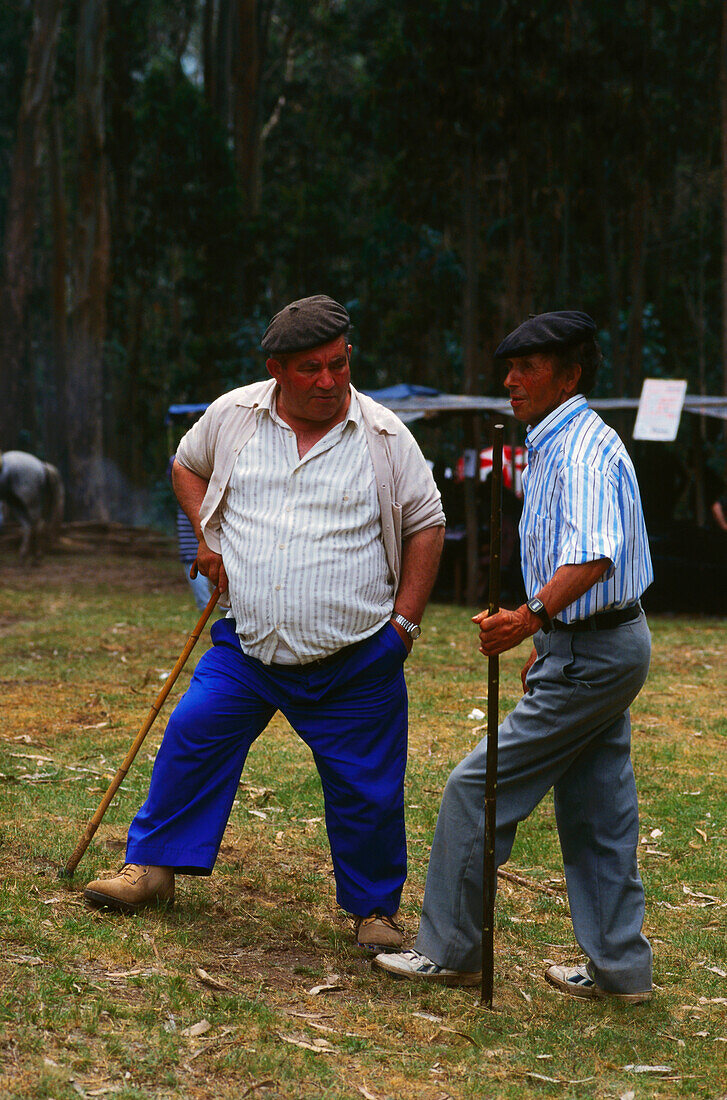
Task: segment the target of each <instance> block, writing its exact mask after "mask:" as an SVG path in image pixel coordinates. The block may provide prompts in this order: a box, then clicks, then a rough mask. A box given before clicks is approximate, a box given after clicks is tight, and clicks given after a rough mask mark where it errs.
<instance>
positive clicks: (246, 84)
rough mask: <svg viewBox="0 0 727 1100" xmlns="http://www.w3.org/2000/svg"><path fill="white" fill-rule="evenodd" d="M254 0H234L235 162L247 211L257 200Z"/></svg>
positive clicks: (258, 59) (258, 58) (258, 62)
mask: <svg viewBox="0 0 727 1100" xmlns="http://www.w3.org/2000/svg"><path fill="white" fill-rule="evenodd" d="M257 9H258V4H257V0H237V12H236V14H237V34H236V36H235V46H236V50H235V64H234V65H233V71H232V81H233V85H234V89H235V94H234V109H233V132H234V138H235V166H236V169H237V178H238V181H239V183H240V187H241V189H242V192H243V194H244V196H245V199H246V201H247V205H248V211H249V213H250V214H253V215H254V214H256V213H257V211H258V206H259V202H260V173H259V156H260V104H259V99H260V75H261V71H262V44H261V42H260V39H259V35H258V10H257Z"/></svg>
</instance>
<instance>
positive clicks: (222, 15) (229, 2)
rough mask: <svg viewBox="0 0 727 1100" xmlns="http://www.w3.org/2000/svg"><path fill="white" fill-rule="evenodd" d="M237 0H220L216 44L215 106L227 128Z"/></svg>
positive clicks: (226, 128)
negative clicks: (234, 8)
mask: <svg viewBox="0 0 727 1100" xmlns="http://www.w3.org/2000/svg"><path fill="white" fill-rule="evenodd" d="M234 4H235V0H218V4H217V27H216V34H215V44H214V72H215V77H214V88H215V100H214V107H215V112H216V114H217V117H218V118H219V120H220V122H221V123H222V125H223V127H224V128H225V130H229V128H230V81H231V77H232V74H231V68H232V36H233V31H234V30H235V24H234V20H233V16H234V14H235V13H234V11H233V7H234Z"/></svg>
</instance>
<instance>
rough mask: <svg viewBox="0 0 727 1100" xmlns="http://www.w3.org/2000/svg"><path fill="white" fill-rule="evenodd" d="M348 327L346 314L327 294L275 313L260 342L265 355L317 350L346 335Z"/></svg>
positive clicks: (293, 304)
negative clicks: (320, 346) (308, 349)
mask: <svg viewBox="0 0 727 1100" xmlns="http://www.w3.org/2000/svg"><path fill="white" fill-rule="evenodd" d="M350 327H351V318H350V317H349V316H348V313H347V312H346V310H345V309H344V308H343V306H342V305H340V304H339V303H338V302H334V300H333V298H329V297H328V295H327V294H313V295H312V296H311V297H310V298H300V299H299V300H298V301H297V302H291V303H290V304H289V305H287V306H286V307H285V309H281V310H280V313H276V314H275V316H274V317H273V319H272V321H271V322H270V324H269V325H268V327H267V328H266V330H265V335H264V336H263V338H262V341H261V347H262V349H263V351H266V352H267V353H268V355H277V354H281V355H282V354H283V353H285V352H293V351H305V349H306V348H317V347H318V346H319V345H320V344H326V343H328V341H329V340H335V338H336V337H337V336H340V335H341V334H342V333H344V332H347V331H348V329H349V328H350Z"/></svg>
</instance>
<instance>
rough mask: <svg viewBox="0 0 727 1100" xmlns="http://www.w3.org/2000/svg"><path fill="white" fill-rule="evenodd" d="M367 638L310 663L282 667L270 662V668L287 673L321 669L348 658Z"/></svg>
mask: <svg viewBox="0 0 727 1100" xmlns="http://www.w3.org/2000/svg"><path fill="white" fill-rule="evenodd" d="M368 640H369V639H368V638H363V639H362V640H361V641H360V642H352V643H351V645H345V646H343V648H342V649H337V650H336V652H335V653H329V654H328V656H327V657H314V658H313V660H312V661H305V662H304V663H303V664H294V665H284V664H281V663H280V662H276V661H271V662H270V668H275V669H281V670H283V669H284V670H285V671H286V672H289V671H290V670H291V669H293V668H294V669H296V670H297V671H298V672H300V671H305V670H307V669H313V668H323V667H324V666H325V665H331V664H333V662H334V661H341V660H343V659H344V658H346V657H349V656H350V655H351V654H352V653H353V652H354V650H356V649H359V647H360V646H362V645H363V644H364V642H368Z"/></svg>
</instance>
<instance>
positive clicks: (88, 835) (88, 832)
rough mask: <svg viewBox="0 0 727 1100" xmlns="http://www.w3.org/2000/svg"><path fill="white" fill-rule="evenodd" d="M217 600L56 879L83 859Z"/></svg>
mask: <svg viewBox="0 0 727 1100" xmlns="http://www.w3.org/2000/svg"><path fill="white" fill-rule="evenodd" d="M219 598H220V590H219V588H215V590H214V592H213V593H212V595H211V596H210V600H209V603H208V604H207V606H206V607H205V609H204V611H203V612H202V615H201V616H200V619H199V622H198V623H197V625H196V626H195V628H194V630H193V631H192V633H191V634H190V635H189V638H188V639H187V644H186V645H185V647H184V649H183V650H182V652H181V653H180V655H179V660H178V661H177V663H176V665H175V666H174V668H173V669H172V671H171V672H170V673H169V676H168V677H167V679H166V683H165V684H164V687H163V688H162V690H161V691H160V692H159V694H158V696H157V698H156V702H155V703H154V704H153V705H152V708H151V710H150V711H149V714H148V715H147V719H146V721H145V722H144V725H143V726H142V727H141V729H140V730H139V732H138V733H137V735H136V737H135V738H134V742H133V744H132V746H131V748H130V749H129V751H128V752H127V754H126V756H125V758H124V762H123V764H122V765H121V767H120V768H119V770H118V771H117V773H116V775H115V776H114V778H113V780H112V781H111V784H110V786H109V789H108V790H107V791H106V794H105V795H104V796H103V798H102V799H101V802H100V804H99V807H98V809H97V810H96V813H95V814H94V815H93V817H92V818H91V820H90V821H89V823H88V825H87V826H86V828H85V830H84V833H83V836H82V837H81V839H80V840H79V842H78V844H77V845H76V847H75V848H74V850H73V854H72V855H71V857H70V859H69V860H68V862H67V863H66V865H65V867H64V868H63V870H62V871H61V872H60V877H61V878H70V877H71V875H72V874H73V872H74V871H75V870H76V867H78V864H79V863H80V862H81V859H82V857H83V854H84V852H85V851H86V849H87V848H88V846H89V844H90V843H91V839H92V837H93V835H94V833H95V832H96V830H97V829H98V827H99V825H100V824H101V821H102V819H103V816H104V814H105V813H106V811H107V810H108V808H109V805H110V803H111V799H112V798H113V797H114V795H115V794H116V792H117V791H118V789H119V787H120V786H121V784H122V783H123V781H124V778H125V776H126V773H127V772H128V770H129V768H130V767H131V764H132V762H133V760H134V757H135V756H136V754H137V752H138V751H139V749H140V748H141V745H142V742H143V740H144V738H145V737H146V735H147V733H148V732H149V730H150V729H151V727H152V725H153V723H154V719H155V718H156V716H157V714H158V713H159V711H160V710H161V708H162V706H163V704H164V700H165V699H166V697H167V695H169V692H170V691H171V690H172V687H173V686H174V682H175V680H176V679H177V677H178V676H179V673H180V672H181V671H182V669H183V668H184V666H185V664H186V662H187V658H188V657H189V655H190V653H191V652H192V650H193V649H194V647H195V645H196V644H197V639H198V638H199V636H200V634H201V633H202V631H203V630H204V627H205V623H206V622H207V620H208V619H209V617H210V615H211V614H212V612H213V611H214V607H215V604H216V603H217V601H218V599H219Z"/></svg>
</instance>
